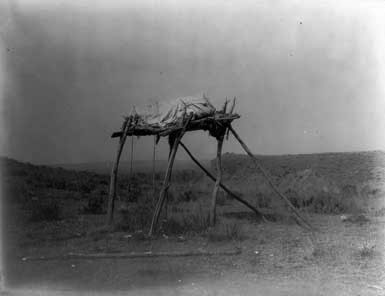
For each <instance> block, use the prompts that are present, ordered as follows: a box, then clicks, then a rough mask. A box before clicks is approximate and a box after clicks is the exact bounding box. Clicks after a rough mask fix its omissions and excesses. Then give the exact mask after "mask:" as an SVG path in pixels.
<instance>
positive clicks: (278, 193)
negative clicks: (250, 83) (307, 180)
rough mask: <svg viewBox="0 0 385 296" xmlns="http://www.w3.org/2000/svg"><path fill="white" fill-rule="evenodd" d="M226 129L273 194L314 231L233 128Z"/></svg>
mask: <svg viewBox="0 0 385 296" xmlns="http://www.w3.org/2000/svg"><path fill="white" fill-rule="evenodd" d="M228 129H229V130H230V131H231V133H232V134H233V135H234V137H235V138H236V139H237V140H238V142H239V143H240V144H241V146H242V148H243V149H244V150H245V152H246V153H247V154H248V155H249V156H250V157H251V159H252V160H253V162H254V164H255V165H256V166H257V168H258V169H259V170H260V171H261V173H262V175H263V176H264V177H265V179H266V180H267V182H268V183H269V185H270V186H271V188H273V190H274V192H275V193H276V194H277V195H278V196H279V197H280V198H281V199H282V200H283V201H284V202H286V204H287V205H288V206H289V208H290V209H291V210H292V212H293V213H294V215H295V216H296V218H297V219H298V220H299V221H300V222H301V223H302V224H303V225H305V226H306V228H308V229H309V230H314V228H313V226H311V225H310V223H309V222H307V221H306V220H305V219H304V218H303V217H302V216H301V215H300V214H299V212H298V211H297V209H296V208H295V207H294V206H293V204H292V203H291V202H290V200H289V199H288V198H287V197H286V196H285V195H284V194H282V193H281V192H280V191H279V189H278V188H277V186H275V184H274V183H273V181H272V180H271V179H270V177H269V175H268V174H267V172H266V171H265V169H264V168H263V167H262V166H261V165H260V164H259V162H258V160H257V158H256V157H255V156H254V155H253V153H251V151H250V149H249V148H248V147H247V145H246V144H245V143H244V142H243V141H242V139H241V138H240V137H239V135H238V134H237V133H236V132H235V130H234V129H233V127H232V126H231V125H229V126H228Z"/></svg>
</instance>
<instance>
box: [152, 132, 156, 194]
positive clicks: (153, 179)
mask: <svg viewBox="0 0 385 296" xmlns="http://www.w3.org/2000/svg"><path fill="white" fill-rule="evenodd" d="M155 161H156V136H154V150H153V152H152V189H153V193H154V195H155V190H156V188H155Z"/></svg>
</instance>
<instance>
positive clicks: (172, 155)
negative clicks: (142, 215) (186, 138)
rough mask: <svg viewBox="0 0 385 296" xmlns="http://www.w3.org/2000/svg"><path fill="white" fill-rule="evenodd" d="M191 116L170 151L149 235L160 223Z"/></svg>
mask: <svg viewBox="0 0 385 296" xmlns="http://www.w3.org/2000/svg"><path fill="white" fill-rule="evenodd" d="M191 118H192V114H191V115H190V116H189V118H188V119H187V121H186V123H185V124H184V126H183V128H182V130H181V132H180V133H179V134H178V136H177V137H176V138H175V140H174V143H173V146H172V149H171V153H170V157H169V160H168V165H167V170H166V175H165V177H164V182H163V185H162V189H161V191H160V195H159V199H158V202H157V204H156V207H155V211H154V215H153V217H152V221H151V227H150V231H149V233H148V235H149V236H152V234H153V233H154V230H155V227H156V225H157V224H158V220H159V215H160V212H161V210H162V206H163V203H164V199H165V197H166V194H167V190H168V188H169V187H170V177H171V171H172V166H173V164H174V159H175V155H176V152H177V150H178V145H179V142H180V140H181V139H182V137H183V135H184V133H185V132H186V128H187V126H188V124H189V123H190V121H191Z"/></svg>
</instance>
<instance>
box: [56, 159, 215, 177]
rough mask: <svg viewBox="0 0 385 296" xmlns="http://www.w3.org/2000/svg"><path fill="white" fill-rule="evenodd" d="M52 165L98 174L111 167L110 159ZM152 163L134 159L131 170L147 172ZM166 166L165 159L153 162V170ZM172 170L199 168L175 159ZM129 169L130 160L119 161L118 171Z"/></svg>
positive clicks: (150, 168)
mask: <svg viewBox="0 0 385 296" xmlns="http://www.w3.org/2000/svg"><path fill="white" fill-rule="evenodd" d="M200 161H201V163H202V164H203V165H205V166H209V165H210V161H209V160H200ZM51 166H52V167H61V168H64V169H67V170H75V171H89V172H94V173H98V174H110V172H111V168H112V162H111V161H109V162H108V161H105V162H87V163H77V164H55V165H51ZM152 166H153V163H152V161H151V160H136V161H134V162H133V165H132V168H133V172H134V173H135V172H140V173H148V172H152ZM166 168H167V160H157V161H156V162H155V171H156V172H163V171H165V170H166ZM173 170H174V171H180V170H199V168H198V167H197V166H196V165H195V164H194V163H193V162H192V161H191V160H178V159H177V160H175V162H174V167H173ZM129 171H130V162H129V161H121V162H120V163H119V172H121V173H124V174H127V173H129Z"/></svg>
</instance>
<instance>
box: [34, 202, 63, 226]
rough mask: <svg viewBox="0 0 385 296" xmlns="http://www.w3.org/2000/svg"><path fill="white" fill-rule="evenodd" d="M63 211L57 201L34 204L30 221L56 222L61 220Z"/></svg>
mask: <svg viewBox="0 0 385 296" xmlns="http://www.w3.org/2000/svg"><path fill="white" fill-rule="evenodd" d="M61 216H62V209H61V207H60V206H59V204H58V203H57V202H56V201H48V202H44V203H40V202H33V203H32V204H31V214H30V217H29V221H31V222H42V221H56V220H59V219H61Z"/></svg>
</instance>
